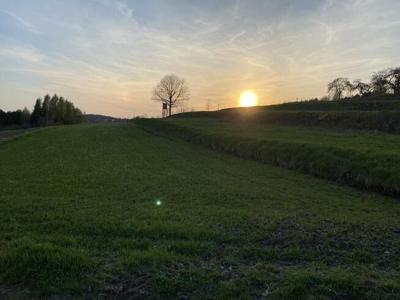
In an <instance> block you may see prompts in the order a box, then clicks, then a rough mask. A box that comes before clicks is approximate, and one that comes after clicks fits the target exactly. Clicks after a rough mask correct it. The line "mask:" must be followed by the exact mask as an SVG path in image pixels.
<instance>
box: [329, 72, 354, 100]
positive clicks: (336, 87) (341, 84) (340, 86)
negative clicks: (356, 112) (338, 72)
mask: <svg viewBox="0 0 400 300" xmlns="http://www.w3.org/2000/svg"><path fill="white" fill-rule="evenodd" d="M346 91H351V83H350V81H349V80H348V79H347V78H343V77H339V78H336V79H335V80H333V81H332V82H330V83H329V84H328V93H330V94H332V99H333V100H340V99H342V96H343V94H344V93H345V92H346Z"/></svg>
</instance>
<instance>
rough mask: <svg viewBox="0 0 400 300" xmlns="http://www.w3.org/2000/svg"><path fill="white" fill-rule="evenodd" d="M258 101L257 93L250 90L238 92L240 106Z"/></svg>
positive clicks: (254, 103)
mask: <svg viewBox="0 0 400 300" xmlns="http://www.w3.org/2000/svg"><path fill="white" fill-rule="evenodd" d="M257 102H258V97H257V94H256V93H254V92H253V91H251V90H247V91H243V92H242V93H241V94H240V98H239V105H240V106H241V107H250V106H256V105H257Z"/></svg>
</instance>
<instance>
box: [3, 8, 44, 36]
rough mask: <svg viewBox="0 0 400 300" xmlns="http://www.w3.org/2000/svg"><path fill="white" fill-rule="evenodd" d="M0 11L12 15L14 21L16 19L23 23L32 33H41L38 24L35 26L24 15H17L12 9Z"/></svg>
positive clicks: (20, 23)
mask: <svg viewBox="0 0 400 300" xmlns="http://www.w3.org/2000/svg"><path fill="white" fill-rule="evenodd" d="M0 13H3V14H5V15H7V16H9V17H11V18H12V19H13V20H14V21H16V22H17V23H18V24H19V25H21V26H22V27H23V28H25V29H26V30H27V31H29V32H30V33H34V34H39V33H40V31H39V30H38V29H37V28H36V26H34V25H33V24H32V23H30V22H29V21H27V20H26V19H23V18H22V17H20V16H18V15H16V14H15V13H12V12H10V11H5V10H0Z"/></svg>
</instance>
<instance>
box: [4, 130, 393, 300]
mask: <svg viewBox="0 0 400 300" xmlns="http://www.w3.org/2000/svg"><path fill="white" fill-rule="evenodd" d="M268 130H269V129H268V128H267V129H265V132H263V134H266V135H268V134H275V135H276V136H277V138H279V137H278V136H279V135H280V136H281V137H283V136H285V135H288V136H287V138H290V136H291V135H293V136H295V135H296V134H295V133H290V132H288V129H286V128H281V129H279V130H278V131H275V130H271V131H268ZM251 132H252V131H251ZM272 132H274V133H272ZM300 133H301V131H299V134H300ZM251 134H253V133H251ZM316 134H318V133H316ZM301 135H302V134H301ZM321 136H325V134H324V133H321ZM321 138H322V137H321ZM341 138H342V137H338V139H341ZM391 138H392V137H390V136H388V137H386V136H384V137H383V139H384V140H385V142H386V143H387V144H388V145H391V143H395V141H394V142H393V141H392V140H391ZM310 139H311V140H312V138H310ZM326 139H329V137H326ZM393 139H395V138H393ZM365 142H366V143H368V142H367V139H365ZM385 149H386V147H385ZM387 149H388V151H389V152H390V151H391V150H390V149H391V148H390V147H388V148H387ZM373 151H379V147H378V146H377V147H375V148H374V150H373ZM393 151H394V150H393ZM157 201H160V202H159V203H161V205H157ZM0 220H1V221H0V278H1V280H0V298H6V297H10V296H13V297H14V298H17V299H20V298H29V297H31V296H32V295H33V296H34V297H40V296H50V295H58V296H61V297H68V296H71V295H72V296H76V297H83V298H89V299H90V298H93V299H97V298H98V297H103V298H111V297H121V298H123V297H125V298H135V297H136V298H149V299H155V298H156V299H157V298H163V299H165V298H179V297H181V299H185V298H187V297H189V298H190V299H216V298H219V299H234V298H239V299H262V298H267V299H282V298H286V299H350V298H351V299H366V298H368V299H398V297H399V296H398V295H399V293H400V229H399V228H400V206H399V203H398V201H397V200H394V199H391V198H386V197H383V196H379V195H376V194H371V193H364V192H361V191H358V190H355V189H352V188H347V187H343V186H339V185H337V184H335V183H332V182H329V181H324V180H320V179H316V178H314V177H311V176H306V175H303V174H302V173H300V172H297V171H290V170H286V169H283V168H282V169H281V168H276V167H272V166H269V165H264V164H260V163H257V162H254V161H249V160H243V159H240V158H237V157H234V156H230V155H227V154H224V153H219V152H215V151H211V150H208V149H206V148H203V147H201V146H199V145H194V144H190V143H186V142H184V141H182V140H181V139H175V138H174V137H164V136H162V135H155V134H152V133H149V132H147V131H145V130H143V129H142V127H140V126H138V125H136V124H135V123H118V124H104V125H103V124H100V125H74V126H65V127H53V128H45V129H42V130H40V131H36V132H33V133H31V134H29V135H25V136H21V137H19V138H17V139H15V140H10V141H6V142H0Z"/></svg>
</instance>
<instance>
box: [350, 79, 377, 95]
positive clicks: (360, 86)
mask: <svg viewBox="0 0 400 300" xmlns="http://www.w3.org/2000/svg"><path fill="white" fill-rule="evenodd" d="M351 90H352V92H355V93H357V94H358V95H360V96H368V95H370V94H371V92H372V87H371V85H370V84H368V83H365V82H362V81H361V80H360V79H356V80H354V81H353V83H352V84H351Z"/></svg>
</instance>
